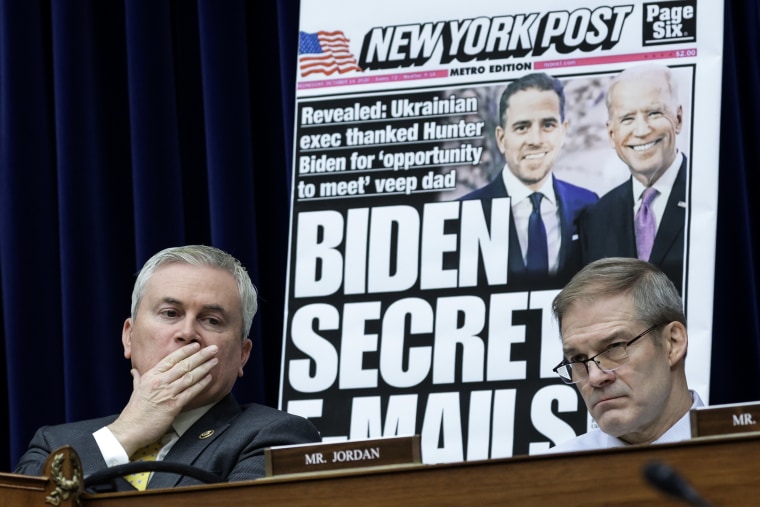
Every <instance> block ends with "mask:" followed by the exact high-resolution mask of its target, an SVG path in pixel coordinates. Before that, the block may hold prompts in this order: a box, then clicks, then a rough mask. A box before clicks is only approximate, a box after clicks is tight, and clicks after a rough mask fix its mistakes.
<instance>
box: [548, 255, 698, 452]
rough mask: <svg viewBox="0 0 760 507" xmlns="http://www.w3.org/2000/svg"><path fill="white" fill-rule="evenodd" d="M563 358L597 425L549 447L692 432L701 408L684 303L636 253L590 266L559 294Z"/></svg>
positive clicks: (649, 440) (671, 438)
mask: <svg viewBox="0 0 760 507" xmlns="http://www.w3.org/2000/svg"><path fill="white" fill-rule="evenodd" d="M552 310H553V312H554V317H555V318H556V319H557V322H558V324H559V329H560V333H561V336H562V348H563V351H564V357H565V359H564V360H563V361H562V362H561V363H560V364H559V365H558V366H557V367H556V368H554V371H555V372H556V373H557V374H558V375H559V376H560V378H562V380H563V381H564V382H565V383H567V384H575V386H576V387H577V388H578V391H579V392H580V394H581V396H582V397H583V400H584V401H585V403H586V407H587V408H588V411H589V413H590V414H591V416H592V417H593V419H594V421H595V422H596V424H597V425H598V429H593V430H591V431H589V432H588V433H585V434H582V435H579V436H577V437H575V438H572V439H570V440H569V441H566V442H562V443H559V444H558V445H556V446H555V447H553V448H551V450H550V451H551V452H565V451H578V450H589V449H603V448H609V447H620V446H624V445H633V444H654V443H666V442H676V441H679V440H687V439H689V438H691V425H690V421H689V410H690V409H691V408H693V407H697V406H702V400H701V399H700V398H699V395H698V394H697V393H696V392H695V391H690V390H689V388H688V385H687V382H686V372H685V360H686V349H687V347H688V335H687V332H686V317H685V316H684V312H683V304H682V302H681V298H680V296H679V295H678V290H677V289H676V287H675V285H673V282H671V281H670V279H669V278H668V277H667V276H666V275H665V274H664V273H663V272H662V271H660V269H659V268H657V267H655V266H654V265H653V264H650V263H648V262H645V261H642V260H638V259H635V258H628V257H626V258H623V257H609V258H605V259H600V260H597V261H595V262H592V263H591V264H588V265H587V266H586V267H584V268H583V269H582V270H581V271H579V272H578V273H577V274H576V275H575V276H574V277H573V279H572V280H571V281H570V282H569V283H568V284H567V285H566V286H565V288H564V289H562V291H561V292H560V293H559V294H558V295H557V297H556V298H555V299H554V302H553V305H552Z"/></svg>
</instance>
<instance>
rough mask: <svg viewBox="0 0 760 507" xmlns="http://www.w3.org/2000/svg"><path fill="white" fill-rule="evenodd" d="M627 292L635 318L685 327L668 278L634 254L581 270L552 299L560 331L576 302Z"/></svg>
mask: <svg viewBox="0 0 760 507" xmlns="http://www.w3.org/2000/svg"><path fill="white" fill-rule="evenodd" d="M620 294H630V296H631V299H632V300H633V306H634V308H635V312H636V318H637V319H638V320H641V321H642V322H644V323H648V324H649V325H652V326H654V325H656V324H660V323H662V322H674V321H678V322H680V323H681V324H683V325H684V327H686V316H685V314H684V311H683V302H682V301H681V296H679V294H678V290H677V289H676V286H675V285H674V284H673V282H672V281H671V280H670V278H668V277H667V275H665V273H663V272H662V271H661V270H660V269H659V268H658V267H657V266H655V265H654V264H650V263H649V262H646V261H642V260H639V259H636V258H633V257H607V258H605V259H599V260H597V261H594V262H592V263H590V264H588V265H586V266H585V267H584V268H583V269H581V270H580V271H579V272H578V273H576V275H575V276H574V277H573V278H572V280H570V282H568V284H567V285H565V288H564V289H562V290H561V291H560V293H559V294H557V296H556V297H555V298H554V301H553V302H552V313H553V314H554V318H555V319H557V323H558V324H559V328H560V331H561V330H562V317H563V316H564V315H565V313H566V312H567V311H568V310H569V309H570V307H571V306H572V305H573V304H574V303H576V302H578V301H585V302H593V301H597V300H600V299H604V298H606V297H609V296H617V295H620Z"/></svg>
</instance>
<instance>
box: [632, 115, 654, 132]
mask: <svg viewBox="0 0 760 507" xmlns="http://www.w3.org/2000/svg"><path fill="white" fill-rule="evenodd" d="M651 130H652V126H651V125H650V124H649V120H648V119H647V117H646V116H644V115H640V114H637V115H636V116H635V117H634V119H633V133H634V135H636V136H638V137H644V136H646V135H647V134H649V132H651Z"/></svg>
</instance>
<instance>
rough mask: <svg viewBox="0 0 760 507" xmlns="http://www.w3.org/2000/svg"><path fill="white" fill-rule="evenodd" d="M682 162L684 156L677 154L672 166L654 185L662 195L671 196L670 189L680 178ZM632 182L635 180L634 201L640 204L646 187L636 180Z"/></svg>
mask: <svg viewBox="0 0 760 507" xmlns="http://www.w3.org/2000/svg"><path fill="white" fill-rule="evenodd" d="M682 160H683V154H682V153H681V152H680V151H679V152H678V153H676V158H675V159H674V160H673V163H672V164H670V167H668V169H667V170H666V171H665V172H664V173H662V175H661V176H660V177H659V178H657V181H655V182H654V184H653V185H652V187H653V188H654V189H656V190H657V192H658V193H659V194H660V195H668V194H670V189H671V188H672V187H673V183H675V181H676V177H678V169H679V168H680V167H681V161H682ZM631 180H633V200H634V202H638V201H640V200H641V194H642V193H643V192H644V190H645V189H646V187H645V186H644V185H643V184H642V183H641V182H640V181H639V180H637V179H636V178H631Z"/></svg>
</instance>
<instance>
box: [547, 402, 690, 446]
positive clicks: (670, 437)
mask: <svg viewBox="0 0 760 507" xmlns="http://www.w3.org/2000/svg"><path fill="white" fill-rule="evenodd" d="M689 392H690V393H691V399H692V404H691V408H692V409H694V408H697V407H702V406H704V404H703V403H702V399H701V398H700V397H699V394H697V392H696V391H689ZM690 412H691V410H687V411H686V413H685V414H684V415H683V416H682V417H681V418H680V419H679V420H678V421H676V423H675V424H674V425H673V426H671V427H670V428H669V429H668V431H666V432H665V433H663V434H662V436H660V438H658V439H657V440H655V441H654V442H652V444H669V443H672V442H681V441H683V440H689V439H690V438H691V414H690ZM629 445H630V444H628V443H626V442H624V441H622V440H620V439H619V438H617V437H613V436H612V435H608V434H607V433H605V432H603V431H602V430H601V429H599V428H595V429H592V430H589V431H588V432H586V433H584V434H582V435H578V436H577V437H575V438H571V439H570V440H567V441H565V442H560V443H559V444H557V445H555V446H554V447H552V448H550V449H549V450H548V451H546V452H547V453H555V452H571V451H590V450H594V449H610V448H613V447H626V446H629Z"/></svg>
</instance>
